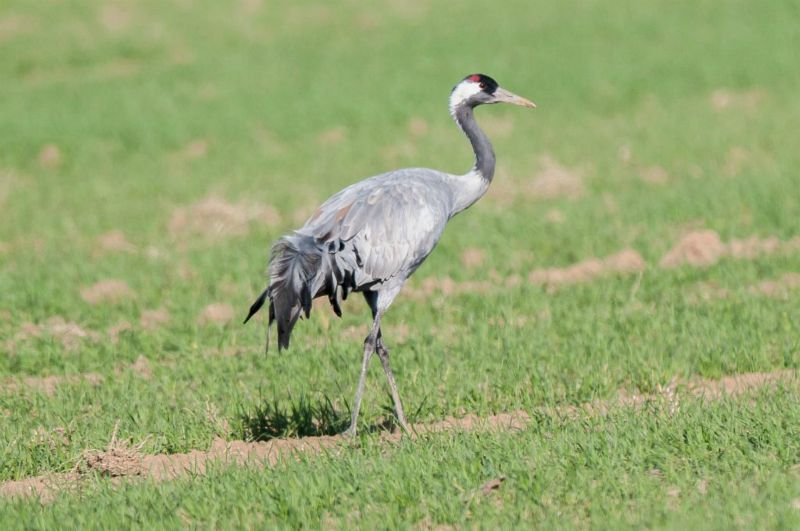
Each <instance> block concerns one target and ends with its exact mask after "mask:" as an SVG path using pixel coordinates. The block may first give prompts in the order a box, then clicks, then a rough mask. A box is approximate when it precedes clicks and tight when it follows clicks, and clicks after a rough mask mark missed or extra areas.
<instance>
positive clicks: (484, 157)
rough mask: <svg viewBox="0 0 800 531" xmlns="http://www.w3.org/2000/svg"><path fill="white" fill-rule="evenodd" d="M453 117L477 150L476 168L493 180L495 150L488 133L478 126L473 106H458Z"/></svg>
mask: <svg viewBox="0 0 800 531" xmlns="http://www.w3.org/2000/svg"><path fill="white" fill-rule="evenodd" d="M453 118H455V120H456V123H457V124H458V126H459V127H461V130H462V131H464V134H465V135H467V138H469V141H470V143H471V144H472V150H473V151H474V152H475V170H476V171H477V172H478V173H480V174H481V176H482V177H483V178H484V179H486V180H487V181H489V182H491V180H492V178H493V177H494V164H495V157H494V150H492V144H491V142H489V139H488V138H487V136H486V134H485V133H484V132H483V131H482V130H481V128H480V127H478V122H476V121H475V116H474V115H473V112H472V107H470V106H469V105H460V106H458V107H456V110H455V112H454V113H453Z"/></svg>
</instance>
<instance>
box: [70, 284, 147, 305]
mask: <svg viewBox="0 0 800 531" xmlns="http://www.w3.org/2000/svg"><path fill="white" fill-rule="evenodd" d="M135 296H136V294H135V293H134V292H133V290H132V289H131V288H130V287H129V286H128V285H127V284H126V283H125V282H123V281H122V280H116V279H108V280H101V281H100V282H97V283H95V284H92V285H91V286H84V287H82V288H81V298H82V299H83V300H85V301H86V302H88V303H89V304H92V305H95V304H101V303H112V304H113V303H118V302H121V301H123V300H125V299H132V298H134V297H135Z"/></svg>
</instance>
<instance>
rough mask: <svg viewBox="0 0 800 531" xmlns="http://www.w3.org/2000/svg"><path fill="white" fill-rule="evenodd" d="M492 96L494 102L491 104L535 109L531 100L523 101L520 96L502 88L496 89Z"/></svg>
mask: <svg viewBox="0 0 800 531" xmlns="http://www.w3.org/2000/svg"><path fill="white" fill-rule="evenodd" d="M493 96H494V101H493V102H492V103H510V104H511V105H519V106H520V107H530V108H536V104H535V103H533V102H532V101H531V100H528V99H525V98H523V97H522V96H517V95H516V94H514V93H513V92H509V91H507V90H506V89H504V88H500V87H497V89H496V90H495V91H494V94H493Z"/></svg>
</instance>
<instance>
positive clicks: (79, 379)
mask: <svg viewBox="0 0 800 531" xmlns="http://www.w3.org/2000/svg"><path fill="white" fill-rule="evenodd" d="M83 382H86V383H88V384H89V385H92V386H97V385H100V384H101V383H102V382H103V375H101V374H97V373H94V372H89V373H84V374H71V375H67V376H40V377H37V376H28V377H25V378H22V379H19V380H14V379H8V380H6V381H5V383H2V384H0V393H19V392H22V391H23V390H26V389H27V390H31V391H34V392H39V393H43V394H45V395H48V396H53V395H55V394H56V389H57V388H58V387H59V386H60V385H64V384H73V385H76V384H80V383H83Z"/></svg>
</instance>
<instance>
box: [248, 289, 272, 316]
mask: <svg viewBox="0 0 800 531" xmlns="http://www.w3.org/2000/svg"><path fill="white" fill-rule="evenodd" d="M268 294H269V288H267V289H265V290H264V292H263V293H262V294H261V295H259V296H258V298H257V299H256V301H255V302H254V303H253V305H252V306H250V312H249V313H248V314H247V317H246V318H245V320H244V323H243V324H247V321H249V320H250V318H251V317H253V316H254V315H255V314H256V313H258V310H260V309H261V307H262V306H264V302H265V301H266V300H267V295H268Z"/></svg>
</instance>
